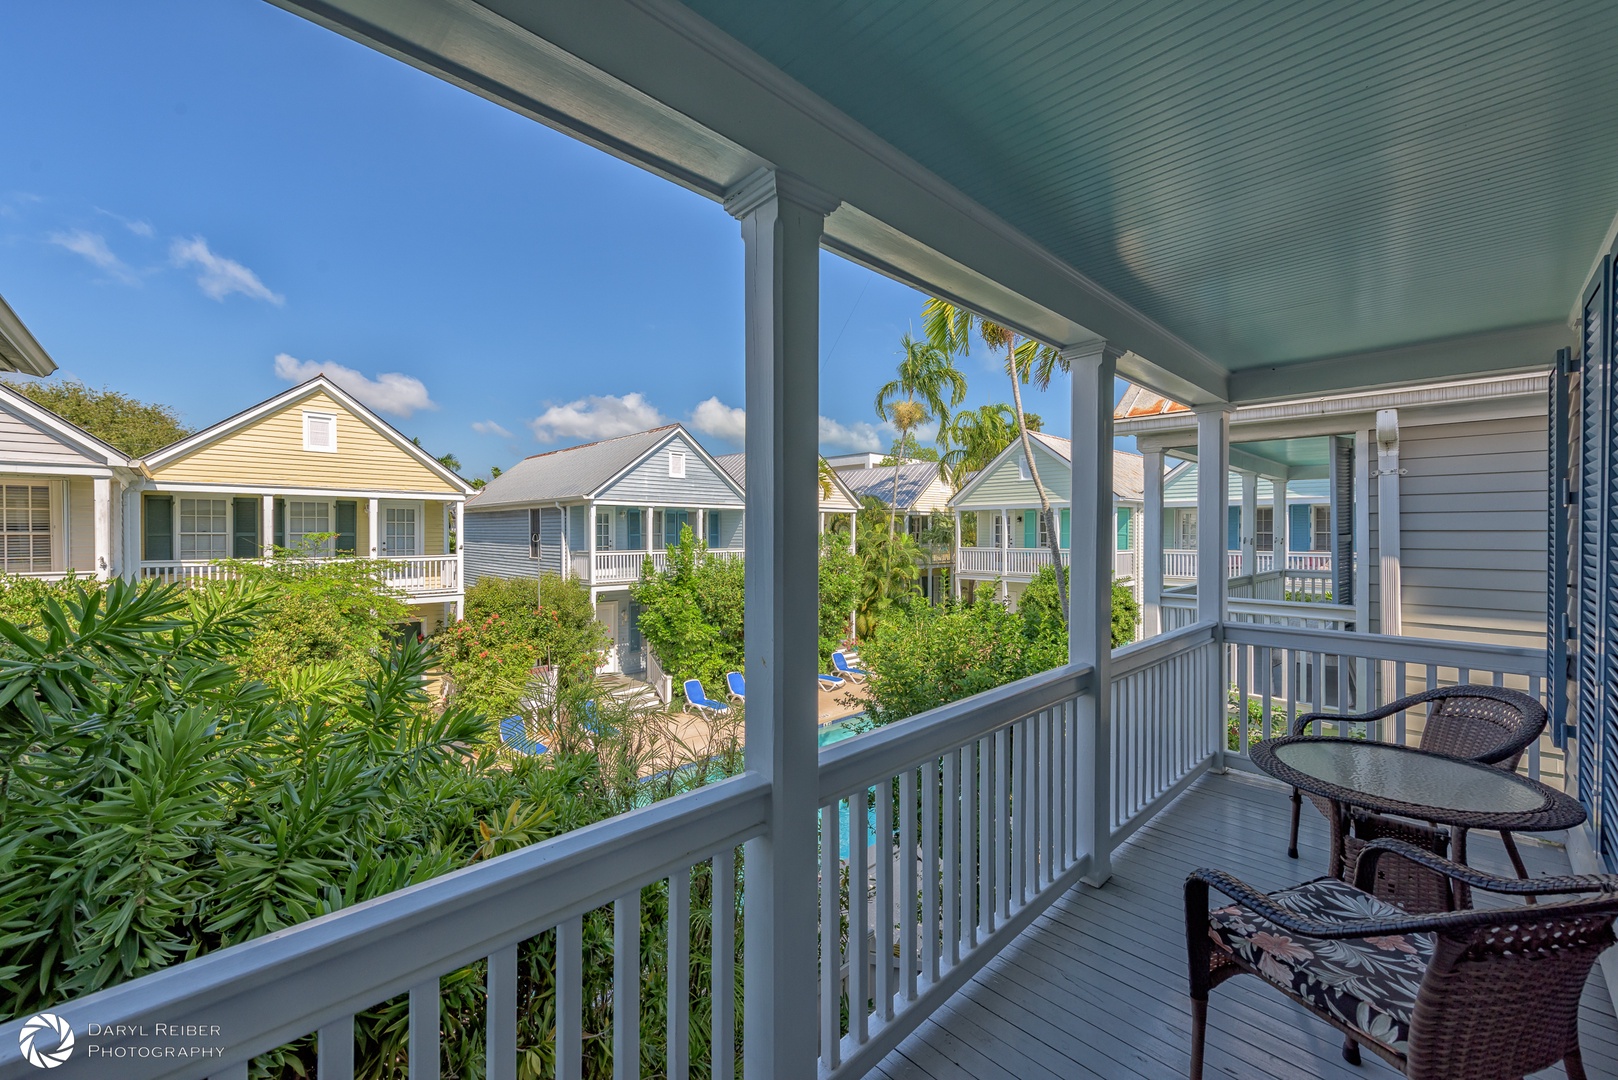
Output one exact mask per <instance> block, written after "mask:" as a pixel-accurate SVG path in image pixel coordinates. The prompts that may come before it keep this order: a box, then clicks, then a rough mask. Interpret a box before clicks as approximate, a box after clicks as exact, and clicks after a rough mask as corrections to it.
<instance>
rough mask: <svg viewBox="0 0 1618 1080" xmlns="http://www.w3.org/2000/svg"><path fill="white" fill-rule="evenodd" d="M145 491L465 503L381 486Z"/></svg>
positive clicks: (176, 484)
mask: <svg viewBox="0 0 1618 1080" xmlns="http://www.w3.org/2000/svg"><path fill="white" fill-rule="evenodd" d="M138 486H139V488H140V490H142V491H155V492H159V493H161V492H172V493H175V494H182V493H183V494H187V495H192V494H195V495H244V496H245V495H260V496H261V495H291V496H295V497H298V498H304V497H307V498H318V499H327V498H330V499H389V500H394V501H398V502H418V501H419V502H442V503H452V504H453V503H458V502H465V501H466V496H464V495H461V494H458V493H454V492H446V491H385V490H382V489H379V488H330V487H299V486H297V485H295V484H286V485H282V484H231V483H208V482H202V481H182V480H157V479H150V478H149V479H147V480H145V481H144V482H142V483H141V484H139V485H138Z"/></svg>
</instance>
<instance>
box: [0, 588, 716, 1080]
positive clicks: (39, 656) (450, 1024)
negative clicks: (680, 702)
mask: <svg viewBox="0 0 1618 1080" xmlns="http://www.w3.org/2000/svg"><path fill="white" fill-rule="evenodd" d="M285 587H286V586H285V585H284V584H282V583H279V582H276V581H274V580H269V579H264V580H253V581H247V580H236V581H229V582H223V583H218V584H212V585H208V586H205V587H192V588H186V589H178V588H175V587H153V586H150V585H141V586H135V585H130V584H128V583H125V582H122V581H117V582H113V583H111V584H109V585H108V586H106V587H105V588H98V587H92V586H87V585H83V584H78V585H73V586H70V587H69V588H67V589H65V590H59V591H55V592H52V593H50V594H49V595H43V596H42V598H41V602H40V606H39V607H38V608H37V610H35V611H34V612H33V613H32V617H31V618H30V619H24V620H18V619H14V618H9V617H0V639H3V641H4V642H5V649H4V651H3V652H0V1020H3V1019H8V1018H12V1017H17V1016H23V1015H27V1014H29V1013H31V1012H34V1011H37V1010H39V1009H41V1008H45V1007H48V1006H50V1005H52V1004H54V1003H59V1002H61V1001H64V1000H67V999H71V998H75V997H79V996H81V995H84V994H88V993H91V992H94V991H96V990H99V989H102V988H105V987H108V986H112V985H114V984H117V983H121V982H124V981H127V980H129V979H134V978H138V977H140V976H142V975H146V974H149V973H151V972H154V971H158V970H160V969H162V968H164V967H167V966H169V965H172V964H175V963H179V962H181V961H184V960H187V959H190V958H193V957H196V956H200V955H203V954H205V953H208V952H212V951H214V950H217V949H221V948H225V947H228V946H230V945H234V944H237V943H239V942H243V941H247V940H250V939H252V938H255V937H258V936H260V935H263V934H266V933H269V932H272V931H275V930H278V929H281V928H284V927H288V926H292V925H295V924H297V923H300V922H303V921H305V920H307V919H311V918H315V917H318V916H321V915H324V914H327V913H329V912H334V911H337V910H339V909H342V908H345V907H348V906H350V905H353V904H355V903H358V902H361V901H364V900H367V899H371V898H373V897H377V896H381V895H383V894H385V893H388V892H391V891H393V890H395V889H399V888H402V887H404V886H407V885H411V884H415V883H417V882H421V881H425V880H427V879H429V878H432V877H435V876H437V875H439V874H443V873H446V872H451V871H454V870H457V869H460V868H463V867H466V866H469V865H471V864H473V863H476V862H479V861H482V860H486V859H490V858H495V857H498V856H500V855H503V854H505V853H507V852H510V851H513V850H515V849H517V848H520V847H523V846H525V845H528V844H532V843H535V842H538V841H541V840H544V839H546V838H548V837H551V836H554V835H556V834H558V833H561V832H565V831H567V830H570V829H575V828H579V827H581V826H583V825H587V824H590V823H592V822H595V821H599V820H601V819H603V818H605V817H609V816H612V815H614V814H617V813H621V812H623V811H625V810H628V809H631V808H633V807H635V806H638V805H643V804H644V803H646V802H648V801H651V800H653V799H656V798H661V797H664V796H666V795H670V794H674V793H676V792H678V791H681V790H685V789H688V788H690V787H695V786H698V785H700V784H702V783H705V782H708V781H709V780H711V779H713V778H715V777H716V776H719V775H723V774H724V772H725V771H726V770H727V768H731V767H734V765H735V762H736V761H737V759H739V754H737V753H735V747H734V745H732V746H731V751H732V752H731V753H730V755H729V757H728V758H727V757H723V756H722V757H721V758H720V759H718V760H717V761H710V760H709V759H708V758H707V757H706V754H707V752H708V751H707V750H706V749H705V750H703V751H702V756H700V757H697V756H694V755H693V754H692V753H691V752H690V751H689V750H688V748H686V747H685V746H684V745H683V744H682V743H681V742H680V737H679V736H678V735H677V734H676V733H674V732H673V731H672V730H670V729H667V728H659V727H657V722H656V718H655V717H645V716H639V715H637V714H635V713H633V712H630V711H628V710H618V711H611V709H610V707H609V708H608V710H607V711H605V712H604V713H602V714H600V715H598V716H597V717H596V720H595V722H593V723H592V724H591V725H590V726H589V728H588V730H587V731H583V732H575V733H574V735H573V736H572V741H571V743H570V744H569V745H568V746H567V747H560V746H559V747H558V749H557V751H556V752H554V753H549V754H546V755H543V756H541V757H537V758H521V759H514V758H512V757H509V756H506V755H501V754H478V753H474V752H473V750H474V748H476V747H477V746H478V745H479V744H480V743H482V742H484V741H486V739H487V734H488V728H489V721H487V720H486V719H485V718H484V717H483V716H481V715H479V714H477V713H476V712H473V711H471V710H468V709H466V708H464V707H462V706H461V705H459V704H457V703H455V702H453V701H452V702H451V703H450V704H449V706H448V707H447V708H442V709H440V708H437V707H435V706H434V705H433V704H432V703H430V702H429V701H428V699H427V695H426V693H425V692H424V690H423V676H424V675H425V673H426V671H427V670H428V668H429V667H430V665H431V664H432V663H433V662H434V657H433V646H432V644H431V643H430V642H429V643H424V642H420V641H417V640H416V639H414V638H413V637H412V638H407V639H404V640H393V641H384V642H382V643H380V644H379V645H378V647H377V648H376V649H375V650H373V651H371V652H369V653H366V654H364V655H362V656H359V657H356V658H354V659H353V660H352V664H353V667H354V670H355V676H354V678H353V680H352V681H351V682H349V683H347V684H341V683H330V684H327V685H325V686H324V689H323V690H322V691H321V692H319V693H310V694H305V695H288V694H284V693H281V692H279V691H277V690H276V689H274V688H272V687H271V686H270V685H269V684H267V683H265V682H264V681H262V680H258V679H254V678H251V677H249V676H248V675H247V674H245V673H244V671H243V669H242V666H241V665H240V662H239V658H240V657H242V656H246V655H250V654H251V651H252V647H253V644H254V639H255V636H256V635H258V634H259V633H261V632H262V627H263V626H264V625H265V619H264V615H265V612H266V611H268V610H270V609H271V608H272V606H273V605H274V604H275V603H276V602H277V600H278V596H277V590H279V589H284V588H285ZM313 667H314V669H321V670H323V668H322V665H320V664H318V663H317V664H315V665H313ZM295 677H296V676H295ZM580 692H584V691H580ZM579 717H580V713H579V712H578V711H577V710H572V711H564V712H563V713H562V714H561V716H560V719H558V720H555V721H554V722H556V723H562V724H579V723H582V720H581V719H579ZM732 743H734V736H733V734H732ZM648 778H650V781H649V782H648ZM692 888H693V897H692V910H693V929H692V957H693V965H692V969H691V973H690V979H691V981H692V987H693V994H694V995H695V997H696V1001H695V1004H694V1006H693V1010H694V1011H693V1017H692V1028H693V1032H694V1035H693V1059H694V1060H697V1061H703V1062H706V1059H707V1044H706V1041H705V1039H706V1033H707V1032H708V1031H709V1029H710V1028H709V1024H710V1021H711V1015H712V1003H711V1002H708V1001H706V1000H705V999H703V997H702V994H703V989H702V988H703V987H706V986H707V985H708V982H707V970H708V969H707V964H708V963H709V956H710V950H709V946H708V942H707V938H706V934H707V930H706V927H707V925H708V923H707V919H708V916H709V909H708V897H709V895H710V893H709V890H710V888H711V882H709V881H708V880H707V877H706V874H705V872H703V871H699V872H698V873H697V874H696V875H695V876H694V880H693V883H692ZM643 899H644V903H643V905H642V914H641V920H642V957H641V969H642V978H641V984H642V1022H643V1030H642V1034H641V1043H642V1047H643V1051H642V1052H643V1054H644V1055H645V1062H647V1063H651V1062H654V1061H656V1060H658V1059H659V1058H660V1056H661V1054H662V1053H663V1045H664V1044H663V1037H664V1036H663V1030H664V1029H663V1027H662V1013H661V1009H662V1005H661V1002H662V1001H663V1000H664V994H665V987H666V979H667V973H666V965H664V964H663V963H662V962H661V960H660V956H661V955H662V950H663V948H664V947H665V941H666V925H665V918H666V910H667V897H666V886H654V887H650V888H648V889H646V890H644V891H643ZM584 940H585V970H584V1001H585V1002H586V1010H587V1015H586V1016H585V1018H584V1023H585V1031H586V1032H587V1037H586V1074H587V1075H589V1076H591V1077H605V1076H608V1075H610V1074H611V1051H610V1039H609V1034H608V1033H610V1030H611V1027H610V1023H609V1019H610V1013H611V986H612V967H613V959H612V945H611V942H612V929H611V915H610V912H609V911H607V910H605V909H603V910H598V911H596V912H592V913H590V914H589V915H588V916H587V917H586V919H585V939H584ZM519 963H520V972H521V975H520V983H519V998H520V1000H521V1007H520V1012H519V1027H518V1041H519V1046H520V1050H521V1052H520V1056H519V1061H520V1063H521V1075H523V1076H524V1077H525V1078H526V1077H537V1076H541V1075H549V1072H548V1070H549V1068H550V1063H551V1060H552V1054H553V1046H554V1019H555V1018H554V1013H553V1010H554V993H553V991H554V984H553V981H552V970H553V963H554V941H553V939H552V937H551V936H550V935H542V936H541V937H540V938H536V939H534V940H532V941H530V942H528V943H526V944H525V945H524V946H523V947H522V949H521V950H520V953H519ZM442 987H443V991H442V992H443V1017H444V1021H443V1032H444V1040H443V1055H442V1067H443V1075H445V1076H446V1077H453V1078H468V1080H472V1078H477V1077H480V1076H481V1075H482V1060H483V1049H484V1048H483V1038H484V1035H483V1031H484V1027H483V997H484V990H483V975H482V971H481V965H473V966H471V967H468V968H466V969H463V970H461V971H459V972H454V973H451V974H449V975H447V976H445V978H444V979H443V981H442ZM727 1004H729V1005H730V1006H731V1007H732V1008H734V1003H727ZM405 1014H406V1004H405V1001H404V1000H403V999H402V998H401V999H397V1000H394V1001H390V1002H386V1003H383V1004H382V1005H379V1006H378V1007H376V1008H373V1009H370V1010H367V1011H366V1012H364V1013H362V1014H361V1015H360V1017H359V1023H358V1027H357V1039H358V1048H359V1058H358V1062H357V1066H358V1074H359V1075H362V1076H366V1077H377V1078H382V1077H401V1078H402V1077H404V1076H405V1075H406V1073H407V1065H406V1061H405V1057H406V1055H405V1042H406V1036H407V1029H406V1025H405V1023H404V1018H405ZM313 1069H314V1047H313V1042H312V1040H310V1039H304V1040H301V1041H299V1042H297V1043H295V1044H293V1045H291V1046H288V1047H284V1048H282V1049H281V1050H279V1051H276V1052H273V1053H271V1054H267V1055H264V1056H262V1057H260V1058H259V1059H258V1060H257V1061H256V1062H255V1063H254V1067H253V1071H254V1074H255V1075H256V1076H273V1077H278V1078H280V1077H307V1076H310V1075H312V1074H313ZM702 1071H703V1070H702V1069H701V1068H699V1069H697V1070H696V1072H697V1073H698V1074H699V1075H700V1074H701V1073H702Z"/></svg>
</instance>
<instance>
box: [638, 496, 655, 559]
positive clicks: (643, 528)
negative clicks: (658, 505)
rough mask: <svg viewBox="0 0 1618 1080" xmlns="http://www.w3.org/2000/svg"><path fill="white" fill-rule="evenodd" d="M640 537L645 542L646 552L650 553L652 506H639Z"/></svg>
mask: <svg viewBox="0 0 1618 1080" xmlns="http://www.w3.org/2000/svg"><path fill="white" fill-rule="evenodd" d="M640 512H641V515H642V516H641V519H640V538H641V539H642V540H644V541H645V542H646V554H648V555H650V554H651V553H652V508H651V507H650V506H643V507H641V510H640Z"/></svg>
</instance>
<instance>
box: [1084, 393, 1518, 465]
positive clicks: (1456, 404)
mask: <svg viewBox="0 0 1618 1080" xmlns="http://www.w3.org/2000/svg"><path fill="white" fill-rule="evenodd" d="M1549 387H1550V376H1549V375H1548V374H1546V373H1544V372H1534V373H1531V374H1525V375H1507V376H1489V377H1485V378H1475V379H1458V380H1455V381H1452V382H1445V383H1436V384H1433V385H1430V386H1415V387H1408V388H1404V389H1389V390H1382V391H1377V392H1371V393H1361V394H1343V395H1332V396H1329V397H1312V398H1305V399H1302V400H1297V401H1284V402H1277V403H1275V404H1269V405H1243V406H1241V407H1240V408H1238V409H1237V410H1236V411H1235V412H1234V413H1232V414H1231V417H1230V426H1231V430H1232V432H1233V433H1237V432H1239V433H1240V434H1241V436H1242V437H1243V438H1244V439H1245V440H1248V441H1254V440H1258V439H1277V438H1311V437H1316V436H1320V435H1342V434H1345V433H1347V432H1348V431H1350V430H1358V428H1359V427H1360V426H1361V425H1362V424H1364V425H1366V426H1369V424H1370V422H1371V418H1374V417H1375V415H1376V412H1377V411H1378V410H1379V409H1399V410H1401V411H1400V415H1399V422H1400V424H1401V425H1406V424H1412V425H1414V424H1427V423H1450V422H1454V421H1457V420H1461V419H1471V418H1479V419H1481V418H1486V417H1488V416H1494V415H1511V414H1537V413H1539V412H1543V411H1544V409H1545V402H1546V395H1547V393H1548V392H1549ZM1113 428H1114V430H1115V431H1116V432H1117V434H1119V435H1133V436H1135V438H1136V439H1137V440H1138V441H1139V445H1140V446H1141V447H1142V448H1143V449H1146V450H1163V451H1164V452H1168V451H1169V450H1171V449H1172V450H1173V452H1174V453H1175V454H1176V456H1179V457H1183V458H1186V459H1188V460H1189V459H1193V458H1195V457H1196V449H1195V447H1192V446H1188V445H1187V443H1186V442H1185V441H1184V440H1186V439H1189V438H1192V437H1194V435H1195V432H1196V424H1195V418H1194V417H1193V416H1192V415H1191V414H1190V413H1188V412H1175V413H1166V414H1163V415H1159V416H1143V417H1136V418H1134V419H1130V420H1118V421H1115V422H1114V425H1113Z"/></svg>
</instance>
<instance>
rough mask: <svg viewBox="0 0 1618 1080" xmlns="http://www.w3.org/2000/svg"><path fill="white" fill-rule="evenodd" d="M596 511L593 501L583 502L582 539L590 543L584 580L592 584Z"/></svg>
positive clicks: (593, 582) (594, 567) (594, 566)
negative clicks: (588, 562)
mask: <svg viewBox="0 0 1618 1080" xmlns="http://www.w3.org/2000/svg"><path fill="white" fill-rule="evenodd" d="M598 512H599V511H598V510H597V509H596V504H595V503H585V504H584V539H585V540H586V541H587V542H588V543H589V545H590V571H589V576H588V577H586V578H585V580H586V581H588V582H589V583H590V584H591V585H592V586H593V585H594V584H595V583H596V514H597V513H598ZM612 632H613V634H615V635H616V634H617V633H618V628H617V627H616V626H615V627H613V628H612Z"/></svg>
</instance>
